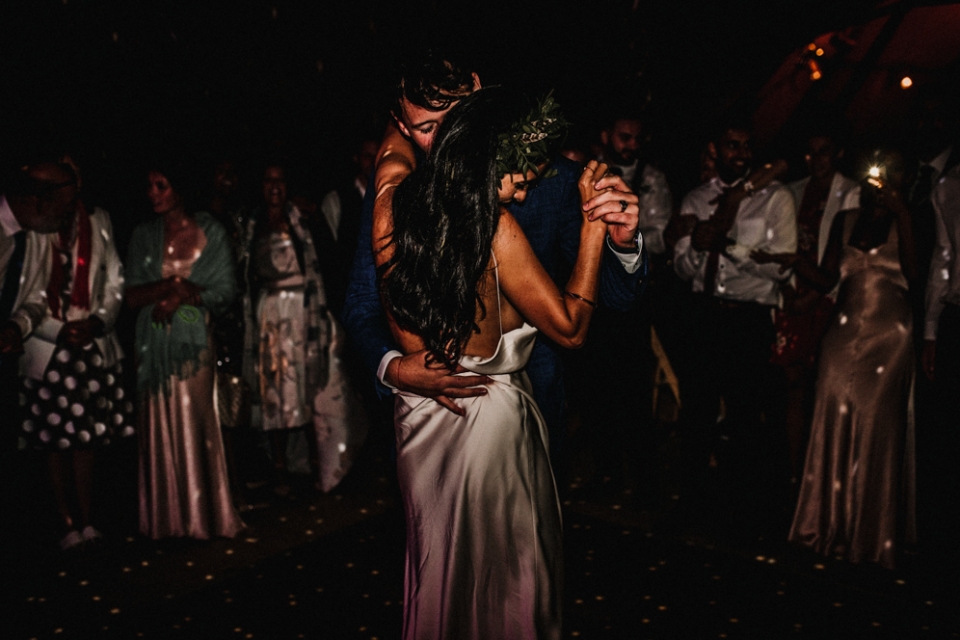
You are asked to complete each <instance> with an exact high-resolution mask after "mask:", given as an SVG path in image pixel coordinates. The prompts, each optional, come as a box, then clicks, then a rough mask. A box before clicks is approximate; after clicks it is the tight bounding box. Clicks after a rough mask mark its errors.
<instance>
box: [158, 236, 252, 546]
mask: <svg viewBox="0 0 960 640" xmlns="http://www.w3.org/2000/svg"><path fill="white" fill-rule="evenodd" d="M201 245H202V246H200V247H198V248H197V251H196V255H197V256H199V255H200V253H201V252H202V251H203V249H204V246H205V245H206V241H205V240H204V241H203V242H202V243H201ZM194 261H195V260H194ZM194 261H177V260H169V259H168V258H167V257H166V256H164V260H163V266H162V274H163V277H164V278H168V277H170V276H177V275H178V276H180V277H181V278H184V279H189V278H190V272H191V267H192V265H193V262H194ZM203 321H204V322H206V323H207V327H208V332H207V335H208V339H209V336H210V332H209V318H206V317H205V318H203ZM208 353H214V350H213V344H212V341H211V342H210V344H209V347H208ZM213 381H214V367H213V365H212V363H211V362H206V363H203V364H201V365H200V366H198V367H197V369H196V371H195V372H194V373H193V375H190V376H189V377H184V378H180V377H177V376H171V377H170V379H169V381H168V383H167V385H165V388H164V389H161V390H159V391H156V392H150V393H149V394H147V396H146V398H144V399H143V400H141V403H140V425H141V430H140V432H141V435H140V532H141V533H142V534H143V535H145V536H149V537H151V538H154V539H157V538H163V537H167V536H187V537H191V538H199V539H207V538H212V537H214V536H223V537H227V538H232V537H234V536H235V535H237V533H239V532H240V531H241V530H242V529H243V528H244V524H243V521H242V520H241V519H240V516H239V515H238V514H237V511H236V509H235V508H234V506H233V501H232V500H231V497H230V484H229V481H228V479H227V464H226V457H225V455H224V450H223V440H222V437H221V435H220V420H219V418H218V416H217V408H216V403H215V402H214V390H213Z"/></svg>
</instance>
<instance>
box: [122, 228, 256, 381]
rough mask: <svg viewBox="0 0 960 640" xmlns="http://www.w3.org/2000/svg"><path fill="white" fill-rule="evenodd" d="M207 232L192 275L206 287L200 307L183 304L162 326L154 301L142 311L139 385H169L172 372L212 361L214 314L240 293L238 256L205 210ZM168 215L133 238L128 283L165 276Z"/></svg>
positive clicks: (184, 374)
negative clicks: (157, 321)
mask: <svg viewBox="0 0 960 640" xmlns="http://www.w3.org/2000/svg"><path fill="white" fill-rule="evenodd" d="M195 220H196V221H197V224H199V225H200V228H201V229H202V230H203V233H204V234H205V235H206V237H207V246H206V247H205V248H204V250H203V253H201V254H200V257H199V258H197V261H196V262H195V263H194V264H193V268H192V270H191V272H190V278H189V279H190V281H191V282H193V283H194V284H196V285H198V286H200V287H202V288H203V293H202V294H201V295H200V299H201V308H200V309H197V308H196V307H192V306H189V305H183V306H181V307H180V308H179V309H178V310H177V312H176V313H175V314H174V316H173V321H172V323H171V324H169V325H167V326H164V327H157V326H155V325H154V323H153V318H152V316H151V314H152V312H153V305H152V304H150V305H147V306H145V307H143V308H142V309H141V310H140V314H139V316H138V317H137V343H136V353H137V382H138V386H139V388H140V389H146V390H150V391H152V392H154V393H156V392H158V391H159V390H160V389H161V388H163V387H165V386H166V384H167V382H168V381H169V379H170V377H171V376H176V377H177V378H179V379H181V380H183V379H186V378H189V377H190V376H192V375H194V373H196V371H197V370H198V369H199V368H200V367H202V366H207V365H210V364H212V356H213V354H212V353H211V352H210V350H209V349H208V346H209V339H208V330H209V327H208V326H207V322H208V320H209V316H208V314H209V315H214V316H216V315H219V314H220V313H222V312H223V311H224V310H225V309H226V308H227V307H228V306H229V305H230V302H231V301H232V300H233V299H234V297H236V295H237V284H236V280H235V275H234V269H233V256H232V254H231V252H230V244H229V241H228V238H227V234H226V232H225V231H224V229H223V227H222V226H221V225H220V223H218V222H217V221H216V220H214V219H213V217H212V216H211V215H210V214H209V213H206V212H203V211H201V212H199V213H197V214H196V216H195ZM162 251H163V218H161V217H159V216H158V217H157V218H156V219H154V220H151V221H150V222H146V223H144V224H142V225H140V226H138V227H137V228H136V229H135V230H134V232H133V237H132V238H131V240H130V248H129V253H128V257H127V265H126V286H128V287H134V286H137V285H142V284H149V283H151V282H156V281H158V280H161V279H162V275H161V273H162V272H161V269H162V266H163V255H162Z"/></svg>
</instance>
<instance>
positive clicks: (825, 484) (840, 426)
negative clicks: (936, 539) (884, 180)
mask: <svg viewBox="0 0 960 640" xmlns="http://www.w3.org/2000/svg"><path fill="white" fill-rule="evenodd" d="M855 219H856V216H855V215H853V214H848V215H847V220H846V221H845V229H844V245H843V253H842V258H841V263H840V278H841V279H840V290H839V295H838V298H837V311H836V314H835V316H834V317H833V320H832V321H831V324H830V327H829V329H828V331H827V334H826V336H825V337H824V339H823V343H822V346H821V352H820V368H819V376H818V378H817V391H816V405H815V408H814V415H813V423H812V427H811V431H810V443H809V446H808V449H807V458H806V465H805V467H804V472H803V482H802V485H801V488H800V499H799V502H798V504H797V509H796V512H795V514H794V518H793V525H792V526H791V528H790V536H789V538H790V540H791V541H793V542H796V543H800V544H803V545H806V546H808V547H811V548H812V549H813V550H814V551H817V552H818V553H821V554H824V555H837V556H841V557H843V558H844V559H846V560H848V561H851V562H862V561H869V562H876V563H878V564H880V565H882V566H884V567H887V568H893V566H894V564H895V558H896V555H897V553H898V552H899V551H900V544H901V543H902V542H903V541H912V540H913V539H914V537H915V520H914V477H915V473H914V452H913V420H912V411H911V409H912V406H911V396H912V386H913V376H914V350H913V342H912V340H913V338H912V335H913V328H912V325H913V322H912V318H911V311H910V302H909V299H908V298H907V281H906V278H905V277H904V275H903V271H902V270H901V268H900V259H899V253H898V239H897V230H896V225H895V223H894V224H892V225H891V229H890V232H889V237H888V238H887V241H886V243H884V244H882V245H880V246H878V247H875V248H873V249H869V250H867V251H861V250H860V249H858V248H856V247H853V246H850V245H849V244H848V241H849V237H850V233H851V230H852V228H853V224H854V221H855Z"/></svg>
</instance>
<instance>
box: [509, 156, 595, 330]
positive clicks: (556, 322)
mask: <svg viewBox="0 0 960 640" xmlns="http://www.w3.org/2000/svg"><path fill="white" fill-rule="evenodd" d="M605 170H606V167H604V166H603V165H600V166H599V167H598V165H597V163H596V162H593V161H591V163H590V164H589V165H587V168H586V169H585V170H584V172H583V175H581V176H580V182H579V187H580V198H581V202H587V201H588V200H590V199H591V198H593V197H595V196H596V195H597V191H596V190H595V189H594V185H595V184H596V182H597V179H598V177H599V176H602V175H603V173H604V172H605ZM592 214H593V212H592V211H586V212H584V213H583V221H582V223H581V225H580V249H579V251H578V253H577V261H576V263H575V264H574V266H573V273H572V274H571V275H570V279H569V280H568V281H567V286H566V288H565V290H563V291H561V290H560V289H558V288H557V285H556V284H555V283H554V282H553V280H551V279H550V276H549V275H547V272H546V271H545V270H544V268H543V266H542V265H541V264H540V262H539V260H537V257H536V255H535V254H534V253H533V249H532V248H531V247H530V243H529V242H528V241H527V237H526V236H525V235H524V234H523V230H521V228H520V225H519V224H518V223H517V221H516V219H514V217H513V216H512V215H511V214H510V213H509V212H508V211H506V210H503V212H502V213H501V216H500V224H499V226H498V227H497V233H496V235H495V236H494V239H493V253H494V255H495V256H496V257H497V263H498V267H499V277H500V290H501V291H502V292H503V294H504V295H505V296H506V298H507V299H508V300H509V301H510V303H511V304H512V305H513V306H514V308H516V309H517V311H519V312H520V315H522V316H523V317H524V319H526V321H527V322H529V323H530V324H532V325H533V326H535V327H536V328H537V329H539V330H540V331H541V332H542V333H543V334H544V335H546V336H547V337H548V338H550V339H551V340H553V341H554V342H556V343H557V344H559V345H561V346H563V347H567V348H574V349H575V348H578V347H580V346H582V345H583V341H584V339H585V338H586V335H587V329H588V327H589V325H590V318H591V316H592V315H593V309H594V307H595V306H596V300H597V291H598V285H597V282H598V280H599V276H600V263H601V260H602V257H603V250H604V247H603V245H604V239H605V238H606V236H607V225H606V224H605V223H604V222H602V221H601V220H600V219H599V218H598V219H596V220H593V221H591V219H590V218H591V217H593V215H592Z"/></svg>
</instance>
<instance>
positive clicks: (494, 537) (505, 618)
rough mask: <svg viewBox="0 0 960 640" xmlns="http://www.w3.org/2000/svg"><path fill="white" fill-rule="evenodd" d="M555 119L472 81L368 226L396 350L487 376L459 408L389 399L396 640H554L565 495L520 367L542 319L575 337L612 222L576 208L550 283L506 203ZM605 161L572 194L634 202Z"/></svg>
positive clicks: (540, 107) (588, 309) (553, 333)
mask: <svg viewBox="0 0 960 640" xmlns="http://www.w3.org/2000/svg"><path fill="white" fill-rule="evenodd" d="M564 127H565V122H564V121H563V118H562V116H561V115H560V114H559V111H558V109H557V107H556V105H555V104H554V103H553V101H552V99H551V98H549V97H548V98H546V99H545V100H544V101H542V102H540V103H539V104H537V105H536V106H533V107H532V108H531V104H530V102H528V101H527V100H526V99H524V98H522V97H521V96H519V95H517V94H514V93H511V92H509V91H507V90H505V89H502V88H498V87H494V88H488V89H481V90H479V91H476V92H475V93H473V94H472V95H470V96H468V97H467V98H464V99H463V101H462V102H461V103H460V104H459V105H457V106H456V107H455V108H454V109H453V110H452V111H451V112H450V113H449V114H448V115H447V117H446V118H445V119H444V122H443V124H442V125H441V128H440V130H439V132H438V135H437V139H436V141H435V143H434V146H433V149H432V153H431V155H430V157H429V158H428V159H427V161H426V162H425V163H423V164H422V165H421V166H420V167H419V168H418V169H417V170H416V171H414V172H413V173H412V174H411V175H410V176H409V177H408V178H407V179H406V180H405V181H404V182H403V183H402V184H401V185H400V187H398V189H397V192H396V195H395V197H394V203H393V220H392V221H391V220H375V221H374V228H375V229H376V230H379V231H382V230H386V231H387V233H386V234H380V233H378V232H377V231H375V240H374V245H375V246H374V250H375V255H376V262H377V267H378V274H379V276H380V278H381V294H382V299H383V303H384V306H385V308H386V309H387V313H388V317H389V321H390V326H391V330H392V332H393V335H394V337H395V338H396V340H397V342H398V343H399V344H400V346H401V348H402V349H403V350H404V351H405V352H406V353H412V352H416V351H419V350H422V349H427V350H428V351H429V353H430V358H431V359H432V360H433V362H434V363H436V365H437V366H444V367H450V368H451V369H453V370H457V371H459V372H461V373H460V375H481V376H486V377H487V378H489V379H490V380H491V382H490V384H489V385H487V386H486V387H485V393H484V394H483V395H481V396H478V397H473V398H466V399H463V400H462V401H461V403H462V408H463V410H464V413H465V415H463V416H458V415H456V414H454V413H453V412H451V411H448V410H447V409H445V408H444V407H442V406H441V405H440V404H438V403H437V402H435V401H434V400H432V399H429V398H424V397H421V396H417V395H413V394H409V393H398V394H397V398H396V409H395V425H396V440H397V472H398V475H399V482H400V488H401V491H402V493H403V496H404V503H405V512H406V523H407V525H406V526H407V558H406V573H405V588H404V590H405V594H404V621H403V626H404V630H403V637H404V638H405V639H406V640H412V639H426V638H431V639H432V638H458V639H461V638H476V639H479V638H503V639H509V638H518V639H520V638H523V639H530V638H559V637H560V600H561V593H562V548H561V537H562V527H561V522H560V506H559V502H558V499H557V492H556V487H555V484H554V479H553V474H552V471H551V468H550V461H549V458H548V454H547V451H548V442H547V432H546V428H545V425H544V422H543V419H542V417H541V415H540V411H539V409H538V408H537V405H536V403H535V402H534V401H533V399H532V398H531V396H530V387H529V382H528V380H527V376H526V374H525V373H524V372H523V367H524V366H525V364H526V361H527V358H528V356H529V353H530V349H531V348H532V346H533V343H534V340H535V339H536V335H537V332H538V331H540V332H542V333H543V334H545V335H546V336H547V337H549V338H550V339H552V340H554V341H555V342H557V343H558V344H560V345H562V346H565V347H578V346H580V345H581V344H582V342H583V340H584V337H585V336H586V333H587V327H588V324H589V322H590V317H591V314H592V312H593V309H594V306H595V304H594V302H593V301H594V300H596V299H597V280H598V273H599V268H600V262H601V256H602V252H603V244H604V238H605V236H606V234H607V225H606V224H605V223H604V222H603V221H602V220H600V219H599V216H598V210H597V208H592V209H591V210H590V212H585V213H584V214H583V223H582V225H581V230H580V249H579V254H578V256H577V262H576V264H575V265H574V268H573V272H572V275H571V276H570V279H569V281H568V282H567V286H566V290H565V291H560V290H559V289H558V288H557V286H556V284H554V282H553V281H552V280H551V279H550V278H549V276H548V275H547V273H546V272H545V271H544V269H543V267H542V266H541V265H540V263H539V262H538V261H537V259H536V257H535V256H534V254H533V251H532V250H531V248H530V245H529V243H528V242H527V239H526V237H525V236H524V234H523V232H522V231H521V230H520V227H519V226H518V224H517V222H516V220H515V219H514V218H513V217H512V216H511V215H510V213H509V212H508V211H507V210H506V209H505V208H504V205H505V204H507V203H509V202H511V201H514V200H515V201H522V200H523V199H524V198H525V197H526V192H527V189H528V188H530V187H531V186H532V183H533V182H534V181H535V180H538V179H539V180H549V179H550V177H549V171H548V170H547V165H548V162H549V159H550V157H551V156H552V154H553V152H554V151H555V147H556V146H557V145H558V144H559V142H560V141H561V140H560V139H561V138H562V134H563V130H564ZM605 171H606V167H605V166H604V165H597V163H595V162H591V163H590V164H589V165H588V166H587V168H586V169H585V170H584V172H583V175H582V177H581V179H580V181H579V189H580V195H581V201H582V202H583V203H586V204H587V205H591V206H593V207H596V206H597V205H598V204H608V202H607V201H610V202H611V203H613V205H614V206H618V205H616V203H617V202H621V201H622V198H630V199H631V201H635V196H633V195H632V194H629V193H627V194H624V193H621V192H620V191H614V190H613V188H614V187H616V186H620V187H622V184H621V183H622V181H619V178H616V177H613V176H610V177H607V178H603V179H601V178H602V177H603V175H604V173H605ZM622 188H623V190H625V189H626V188H625V187H622ZM591 199H593V200H592V201H591ZM458 365H459V366H458ZM402 377H403V371H402V370H401V371H399V378H400V379H402Z"/></svg>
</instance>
